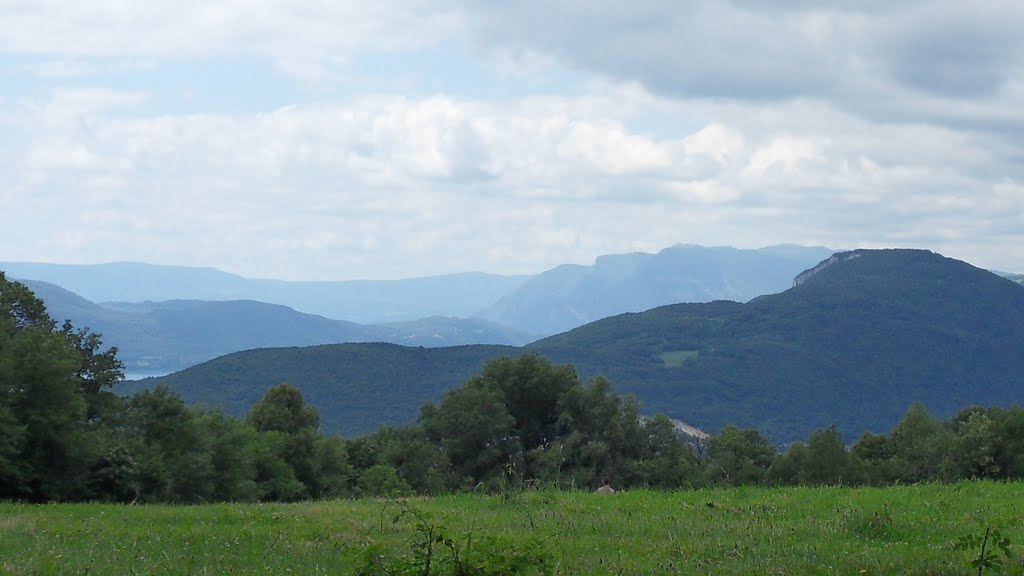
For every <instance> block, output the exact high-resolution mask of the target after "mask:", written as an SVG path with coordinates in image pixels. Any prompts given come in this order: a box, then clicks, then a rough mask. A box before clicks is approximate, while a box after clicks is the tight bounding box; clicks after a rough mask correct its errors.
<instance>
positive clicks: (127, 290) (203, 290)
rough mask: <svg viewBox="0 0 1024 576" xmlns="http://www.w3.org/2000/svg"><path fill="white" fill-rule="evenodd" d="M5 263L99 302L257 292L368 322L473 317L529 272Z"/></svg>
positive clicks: (244, 296)
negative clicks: (319, 271)
mask: <svg viewBox="0 0 1024 576" xmlns="http://www.w3.org/2000/svg"><path fill="white" fill-rule="evenodd" d="M0 270H3V271H5V272H6V273H7V275H8V276H9V277H11V278H17V279H27V280H40V281H43V282H49V283H51V284H56V285H57V286H60V287H61V288H64V289H65V290H68V291H70V292H73V293H75V294H77V295H79V296H81V297H83V298H85V299H87V300H91V301H93V302H146V301H152V302H161V301H166V300H210V301H224V300H254V301H258V302H266V303H268V304H280V305H283V306H288V307H289V308H294V309H295V310H298V311H301V312H305V313H308V314H316V315H319V316H324V317H327V318H333V319H336V320H347V321H350V322H358V323H363V324H379V323H382V322H398V321H405V320H419V319H421V318H427V317H430V316H455V317H470V316H473V315H475V314H476V313H477V312H478V311H479V310H481V309H483V308H486V307H488V306H490V305H491V304H493V303H494V302H495V301H497V300H498V299H499V298H501V297H503V296H504V295H506V294H508V293H510V292H511V291H513V290H515V289H516V288H517V287H519V286H520V285H522V284H523V283H524V282H526V280H527V279H528V277H527V276H501V275H497V274H484V273H480V272H467V273H464V274H450V275H445V276H431V277H425V278H408V279H402V280H350V281H339V282H289V281H284V280H262V279H251V278H243V277H241V276H237V275H235V274H229V273H227V272H222V271H220V270H215V269H213V268H191V267H186V266H162V265H155V264H143V263H138V262H114V263H109V264H89V265H76V264H49V263H39V262H0Z"/></svg>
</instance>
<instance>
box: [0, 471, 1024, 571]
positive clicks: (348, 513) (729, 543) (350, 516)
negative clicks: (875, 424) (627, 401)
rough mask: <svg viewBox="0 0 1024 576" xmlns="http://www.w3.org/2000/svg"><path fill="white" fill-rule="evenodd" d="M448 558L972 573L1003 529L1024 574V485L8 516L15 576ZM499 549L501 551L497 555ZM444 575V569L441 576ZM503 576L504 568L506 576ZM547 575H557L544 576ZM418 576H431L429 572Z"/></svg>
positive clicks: (604, 566) (6, 563)
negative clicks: (972, 542) (428, 551)
mask: <svg viewBox="0 0 1024 576" xmlns="http://www.w3.org/2000/svg"><path fill="white" fill-rule="evenodd" d="M426 526H429V527H431V528H432V529H434V530H435V531H436V533H437V534H441V535H442V536H443V537H444V538H447V539H448V540H449V541H450V543H451V546H449V547H445V546H444V545H443V543H441V542H440V541H439V542H438V543H437V544H436V547H435V550H434V551H433V552H434V553H435V554H436V555H435V556H434V558H435V559H436V560H435V562H434V564H433V566H435V567H436V568H435V571H432V572H431V573H444V572H443V571H441V572H438V571H437V570H443V569H444V568H445V567H451V566H453V565H454V564H453V563H452V561H451V558H450V556H451V549H455V550H456V551H462V552H463V553H465V552H467V551H469V552H472V553H475V554H476V555H477V557H478V558H485V557H486V556H488V555H499V556H500V555H502V554H504V555H505V556H509V555H513V554H518V553H520V552H522V551H525V550H530V553H529V555H527V554H525V552H523V557H524V558H525V559H526V560H528V561H531V562H534V561H535V564H531V565H530V567H529V568H528V569H527V570H526V571H525V573H531V572H533V573H543V572H544V570H545V569H546V570H547V571H548V572H550V573H557V574H744V575H746V574H787V575H788V574H837V575H838V574H844V575H845V574H918V575H944V574H949V575H952V574H972V573H976V571H975V570H974V569H972V568H971V567H970V565H969V561H970V560H971V551H964V550H960V549H957V548H955V545H956V543H957V541H958V539H960V538H961V537H962V536H965V535H971V534H980V533H984V532H985V530H986V528H992V529H996V530H999V531H1000V532H1001V533H1002V534H1003V535H1004V536H1006V537H1008V538H1009V539H1010V542H1011V557H1010V559H1009V560H1008V561H1007V562H1006V563H1005V564H1004V565H1003V566H1002V567H1000V568H998V570H997V571H996V570H995V569H993V570H992V571H990V572H986V573H992V574H1024V562H1022V555H1021V551H1022V550H1024V484H1019V483H1007V484H1001V483H991V482H965V483H960V484H954V485H922V486H899V487H892V488H857V489H849V488H773V489H768V488H737V489H729V490H698V491H683V492H671V493H667V492H643V491H639V492H627V493H622V492H620V493H617V494H615V495H612V496H598V495H594V494H589V493H581V492H575V493H566V492H543V491H541V492H524V493H520V494H514V495H503V496H486V495H476V494H464V495H455V496H446V497H437V498H429V499H418V498H413V499H406V500H400V501H399V500H359V501H343V500H342V501H329V502H311V503H301V504H272V505H233V504H216V505H204V506H186V507H174V506H118V505H105V504H102V505H101V504H60V505H42V506H32V505H22V504H11V503H6V504H0V573H3V574H16V575H21V574H275V575H276V574H339V575H344V574H358V573H359V572H360V570H363V571H364V573H365V572H367V571H372V570H371V568H368V567H369V566H371V564H370V563H369V561H368V558H371V557H372V558H376V560H377V561H379V563H378V564H377V566H378V568H377V569H378V570H398V568H401V567H405V568H409V567H411V566H418V567H420V568H422V562H420V563H419V564H417V559H416V558H417V557H416V545H417V543H418V542H420V541H421V540H422V538H421V536H422V534H423V530H424V528H425V527H426ZM488 548H491V549H488ZM443 560H446V561H447V564H446V563H445V562H443ZM495 565H498V564H495ZM545 566H546V568H545ZM420 573H422V570H420Z"/></svg>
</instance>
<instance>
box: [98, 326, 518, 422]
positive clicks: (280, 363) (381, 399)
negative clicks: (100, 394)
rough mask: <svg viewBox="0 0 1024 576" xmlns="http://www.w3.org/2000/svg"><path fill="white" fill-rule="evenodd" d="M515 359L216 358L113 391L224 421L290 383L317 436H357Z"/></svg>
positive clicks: (454, 350) (378, 355)
mask: <svg viewBox="0 0 1024 576" xmlns="http://www.w3.org/2000/svg"><path fill="white" fill-rule="evenodd" d="M517 353H519V349H518V348H515V347H512V346H489V345H475V346H453V347H448V348H413V347H408V346H399V345H396V344H383V343H370V344H331V345H323V346H309V347H299V348H266V349H260V350H247V351H245V352H236V353H234V354H229V355H227V356H222V357H220V358H217V359H215V360H211V361H209V362H205V363H203V364H200V365H198V366H193V367H192V368H188V369H186V370H182V371H181V372H176V373H174V374H170V375H168V376H164V377H162V378H155V379H153V378H151V379H147V380H142V381H139V382H126V383H122V384H121V385H119V388H118V391H119V392H123V393H129V392H135V391H138V390H140V389H142V388H146V387H149V386H152V385H154V384H156V383H160V384H166V385H167V386H168V387H170V388H171V389H172V390H174V391H176V392H178V393H180V394H181V395H182V396H183V397H184V398H185V399H186V400H188V401H189V402H202V403H204V404H206V405H207V406H222V407H223V408H224V410H225V412H227V413H228V414H232V415H235V416H239V417H243V416H245V414H246V412H248V410H249V409H250V408H251V407H252V406H253V405H254V404H256V402H258V401H259V400H260V399H261V398H262V397H263V395H264V394H265V393H266V392H267V390H268V389H269V388H270V387H272V386H275V385H277V384H281V383H289V384H293V385H295V386H298V387H299V388H300V389H301V390H302V395H303V397H304V398H305V399H306V401H307V402H308V403H309V404H310V405H312V406H314V407H316V408H317V409H318V410H319V412H320V424H321V429H322V430H324V431H325V432H328V433H340V434H343V435H358V434H364V433H367V432H371V431H373V430H376V429H377V428H379V427H380V426H381V425H384V424H404V423H407V422H410V421H412V420H413V419H415V418H416V415H417V414H418V412H419V408H420V406H421V405H422V404H423V403H424V402H426V401H427V400H439V399H440V397H441V394H442V393H443V392H444V391H445V390H447V389H448V388H451V387H453V386H454V385H456V384H460V383H462V382H464V381H466V380H468V379H469V378H470V377H471V376H473V375H474V374H477V373H478V372H480V370H481V369H482V368H483V366H484V364H486V363H487V361H489V360H493V359H494V358H500V357H502V356H514V355H516V354H517Z"/></svg>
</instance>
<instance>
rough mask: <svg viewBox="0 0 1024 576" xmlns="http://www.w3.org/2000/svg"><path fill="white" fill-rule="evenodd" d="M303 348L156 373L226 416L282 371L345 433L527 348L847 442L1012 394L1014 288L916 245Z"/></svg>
mask: <svg viewBox="0 0 1024 576" xmlns="http://www.w3.org/2000/svg"><path fill="white" fill-rule="evenodd" d="M311 350H315V351H316V352H310V351H307V350H306V349H289V350H263V351H258V352H252V353H243V354H234V355H231V356H228V357H226V358H221V359H218V360H215V361H213V362H210V363H207V364H205V365H203V366H200V367H196V368H195V369H192V370H187V371H184V372H181V373H178V374H175V375H172V376H171V377H168V378H166V379H163V380H160V381H162V382H166V383H168V384H170V385H171V386H172V388H174V389H176V390H179V391H181V392H183V393H184V394H185V397H186V399H188V400H192V401H194V400H203V401H204V402H206V403H208V404H213V405H216V404H221V403H224V404H227V405H228V406H229V407H232V408H233V409H234V410H235V411H236V412H238V411H243V410H244V409H245V407H246V406H250V405H251V404H252V403H254V402H255V401H256V400H257V399H258V398H259V397H260V395H261V394H262V393H263V392H264V391H265V390H266V388H267V386H269V385H270V384H275V383H278V382H281V381H285V380H286V381H289V382H291V383H292V384H295V385H297V386H299V387H301V388H302V390H303V392H304V393H307V394H308V399H309V401H310V402H311V403H312V404H314V405H315V406H317V408H318V409H319V410H320V412H321V415H322V416H323V417H324V426H325V430H327V431H340V432H345V433H354V432H366V431H369V430H372V429H373V428H374V427H376V425H378V424H380V423H382V422H389V421H390V422H394V421H408V420H412V419H414V418H415V416H416V407H417V406H418V405H419V404H420V403H421V402H422V401H424V400H426V399H428V398H435V397H436V396H437V395H438V394H439V393H440V391H441V390H443V389H444V388H447V387H452V386H455V385H457V384H459V383H461V382H462V381H463V380H464V379H465V378H467V377H468V376H469V375H471V374H473V373H475V371H476V370H478V369H479V368H480V366H481V365H482V364H483V362H485V361H486V360H487V359H489V358H492V357H494V356H497V355H506V354H516V353H520V352H521V351H529V352H536V353H538V354H541V355H544V356H547V357H549V358H551V359H552V360H554V361H556V362H559V363H571V364H574V365H575V366H577V368H578V370H579V371H580V372H581V374H582V375H583V376H585V377H591V376H593V375H596V374H603V375H605V376H607V377H608V378H610V379H611V381H612V383H613V385H614V386H615V388H616V389H617V390H619V391H620V392H627V393H630V392H631V393H634V394H636V395H637V397H638V398H639V399H640V400H641V401H642V402H643V405H644V411H645V412H649V413H651V412H665V413H667V414H668V415H669V416H671V417H673V418H677V419H679V420H683V421H685V422H689V423H691V424H693V425H695V426H698V427H700V428H702V429H705V430H708V431H714V430H717V429H718V428H720V427H721V426H723V425H725V424H730V423H731V424H737V425H740V426H743V427H752V428H757V429H758V430H761V431H762V432H764V433H765V434H766V435H768V436H769V437H770V438H771V439H773V440H775V441H778V442H786V441H791V440H802V439H805V438H806V437H807V436H808V434H809V433H810V432H811V431H813V430H814V429H816V428H820V427H824V426H827V425H830V424H833V423H834V424H837V425H839V427H840V430H841V431H842V432H843V433H844V434H846V435H847V437H848V439H851V438H855V437H856V436H857V435H859V434H860V433H861V432H863V431H865V430H875V431H887V430H889V429H891V428H892V426H893V425H894V424H895V423H896V422H897V421H898V420H899V418H900V417H901V416H902V414H903V412H904V411H905V410H906V408H907V406H908V405H909V404H911V403H913V402H915V401H920V402H923V403H924V404H925V405H926V406H927V407H928V408H929V409H930V410H932V411H934V412H935V413H937V414H939V415H942V416H947V415H949V414H951V413H952V412H953V411H955V410H957V409H959V408H962V407H964V406H966V405H969V404H972V403H979V404H1003V405H1008V404H1011V403H1014V402H1019V401H1020V398H1021V397H1022V395H1021V393H1022V392H1024V354H1022V353H1021V351H1022V350H1024V288H1022V287H1021V286H1020V285H1018V284H1016V283H1014V282H1012V281H1010V280H1007V279H1005V278H1001V277H999V276H997V275H995V274H992V273H990V272H986V271H984V270H981V269H978V268H975V267H973V266H971V265H969V264H966V263H964V262H959V261H956V260H951V259H948V258H944V257H942V256H939V255H937V254H933V253H931V252H927V251H920V250H880V251H873V250H857V251H853V252H846V253H841V254H839V255H837V256H836V257H834V259H832V261H831V263H830V264H828V265H825V266H819V267H818V270H817V271H816V272H815V273H814V274H812V275H805V276H804V278H803V279H802V282H801V283H800V284H799V285H798V286H795V287H794V288H791V289H789V290H787V291H785V292H782V293H780V294H775V295H771V296H763V297H760V298H756V299H754V300H752V301H751V302H749V303H746V304H739V303H735V302H725V301H722V302H712V303H707V304H679V305H672V306H665V307H661V308H656V309H653V310H649V311H647V312H642V313H634V314H623V315H619V316H615V317H612V318H607V319H605V320H601V321H598V322H594V323H592V324H588V325H586V326H583V327H580V328H577V329H575V330H572V331H570V332H567V333H564V334H560V335H557V336H553V337H551V338H547V339H545V340H541V341H539V342H536V343H534V344H531V345H529V346H527V347H525V348H524V349H516V348H499V347H469V348H451V349H435V350H429V351H427V350H418V349H403V348H398V347H386V346H385V347H373V346H353V345H344V346H334V347H320V348H316V349H311ZM286 368H287V369H286ZM307 391H308V392H307Z"/></svg>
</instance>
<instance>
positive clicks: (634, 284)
mask: <svg viewBox="0 0 1024 576" xmlns="http://www.w3.org/2000/svg"><path fill="white" fill-rule="evenodd" d="M832 252H833V251H832V250H830V249H828V248H822V247H804V246H795V245H781V246H772V247H768V248H761V249H758V250H741V249H737V248H730V247H714V248H709V247H703V246H692V245H677V246H673V247H671V248H666V249H664V250H662V251H661V252H658V253H657V254H648V253H633V254H615V255H608V256H601V257H599V258H598V259H597V260H596V261H595V262H594V265H593V266H580V265H564V266H559V267H557V268H554V269H552V270H549V271H547V272H544V273H542V274H538V275H537V276H534V277H533V278H531V279H529V280H528V281H527V282H525V283H524V284H523V285H522V286H521V287H519V289H517V290H516V291H514V292H512V293H511V294H508V295H506V296H504V297H503V298H502V299H501V300H499V301H498V302H497V303H496V304H495V305H494V306H491V307H489V308H487V309H485V310H484V311H482V312H481V313H480V316H482V317H484V318H487V319H490V320H493V321H495V322H498V323H500V324H504V325H506V326H511V327H514V328H518V329H520V330H523V331H526V332H533V333H535V334H538V335H550V334H556V333H558V332H563V331H565V330H570V329H572V328H576V327H577V326H582V325H583V324H586V323H588V322H593V321H594V320H599V319H601V318H605V317H608V316H613V315H615V314H621V313H623V312H639V311H642V310H648V309H651V308H654V307H657V306H663V305H666V304H677V303H681V302H710V301H713V300H735V301H737V302H746V301H748V300H750V299H751V298H754V297H756V296H761V295H763V294H772V293H775V292H781V291H783V290H785V289H787V288H789V287H790V285H791V284H792V281H793V277H794V276H795V275H796V274H798V273H799V272H800V271H802V270H805V269H807V268H809V267H810V266H813V265H814V264H816V263H818V262H820V261H821V260H822V259H823V258H827V257H828V256H830V255H831V254H832Z"/></svg>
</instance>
